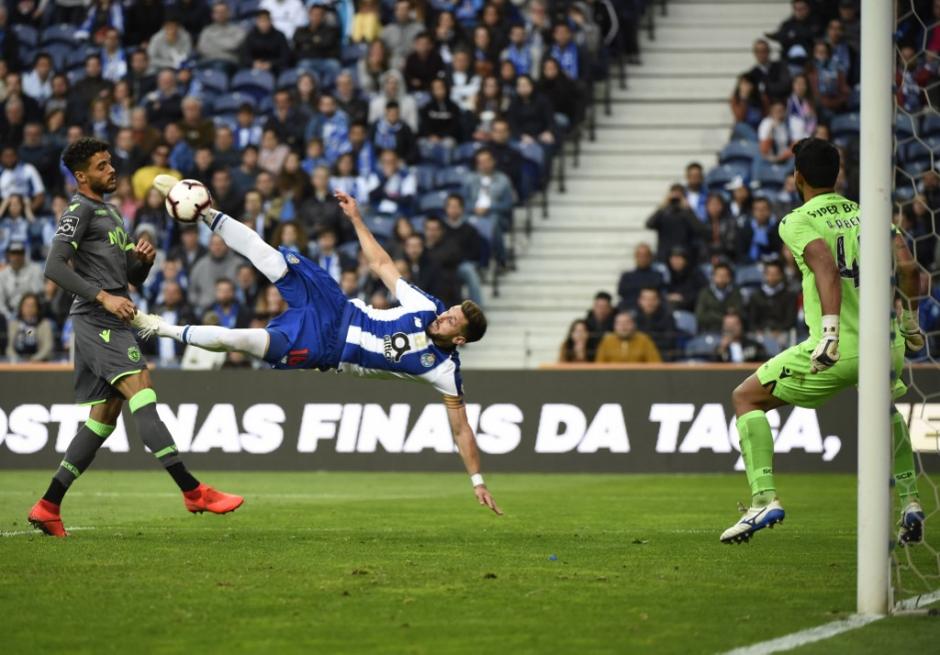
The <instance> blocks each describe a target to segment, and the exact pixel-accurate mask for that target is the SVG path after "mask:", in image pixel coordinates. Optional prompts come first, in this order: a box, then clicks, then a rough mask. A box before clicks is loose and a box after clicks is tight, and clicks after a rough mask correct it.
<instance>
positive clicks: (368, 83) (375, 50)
mask: <svg viewBox="0 0 940 655" xmlns="http://www.w3.org/2000/svg"><path fill="white" fill-rule="evenodd" d="M388 59H389V55H388V48H386V47H385V43H383V42H382V41H381V40H377V41H373V42H372V43H370V44H369V49H368V50H367V51H366V56H365V57H363V58H362V59H360V60H359V62H358V63H357V64H356V79H358V81H359V87H360V88H361V89H362V92H363V93H365V94H366V95H371V94H373V93H378V91H379V89H381V88H382V76H383V75H385V73H387V72H388V71H389V61H388Z"/></svg>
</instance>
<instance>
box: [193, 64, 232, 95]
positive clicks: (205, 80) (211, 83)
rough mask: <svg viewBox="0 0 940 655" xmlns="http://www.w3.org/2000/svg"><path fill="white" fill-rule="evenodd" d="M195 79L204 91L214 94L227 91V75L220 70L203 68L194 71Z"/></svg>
mask: <svg viewBox="0 0 940 655" xmlns="http://www.w3.org/2000/svg"><path fill="white" fill-rule="evenodd" d="M195 78H196V79H197V80H198V81H199V83H200V84H202V86H203V88H204V89H208V90H211V91H214V92H216V93H219V94H221V93H226V92H227V91H228V75H226V74H225V73H223V72H222V71H220V70H215V69H212V68H205V69H203V70H198V71H196V75H195Z"/></svg>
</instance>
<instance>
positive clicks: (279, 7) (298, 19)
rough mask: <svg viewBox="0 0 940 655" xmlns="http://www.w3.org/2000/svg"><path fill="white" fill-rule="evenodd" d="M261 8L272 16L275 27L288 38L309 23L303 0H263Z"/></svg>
mask: <svg viewBox="0 0 940 655" xmlns="http://www.w3.org/2000/svg"><path fill="white" fill-rule="evenodd" d="M260 7H261V9H262V10H263V11H267V12H268V14H269V15H270V16H271V23H272V24H273V25H274V29H276V30H277V31H278V32H280V33H281V34H283V35H284V36H285V37H286V38H287V39H288V40H290V39H292V38H293V37H294V32H295V31H296V30H297V28H299V27H302V26H304V25H306V24H307V12H306V11H305V10H304V3H303V2H301V0H261V5H260Z"/></svg>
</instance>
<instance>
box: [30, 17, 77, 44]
mask: <svg viewBox="0 0 940 655" xmlns="http://www.w3.org/2000/svg"><path fill="white" fill-rule="evenodd" d="M75 31H76V27H75V26H74V25H69V24H67V23H62V24H60V25H50V26H49V27H47V28H46V29H44V30H43V31H42V32H41V33H40V35H39V43H40V44H41V45H42V46H43V48H45V46H47V45H50V44H52V43H64V44H66V45H70V46H74V45H76V44H77V43H78V39H76V38H75Z"/></svg>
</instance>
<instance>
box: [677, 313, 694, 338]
mask: <svg viewBox="0 0 940 655" xmlns="http://www.w3.org/2000/svg"><path fill="white" fill-rule="evenodd" d="M672 320H673V321H675V322H676V329H677V330H679V332H682V333H683V334H688V335H694V334H696V333H697V332H698V319H696V318H695V314H693V313H692V312H689V311H686V310H684V309H677V310H675V311H673V312H672Z"/></svg>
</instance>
